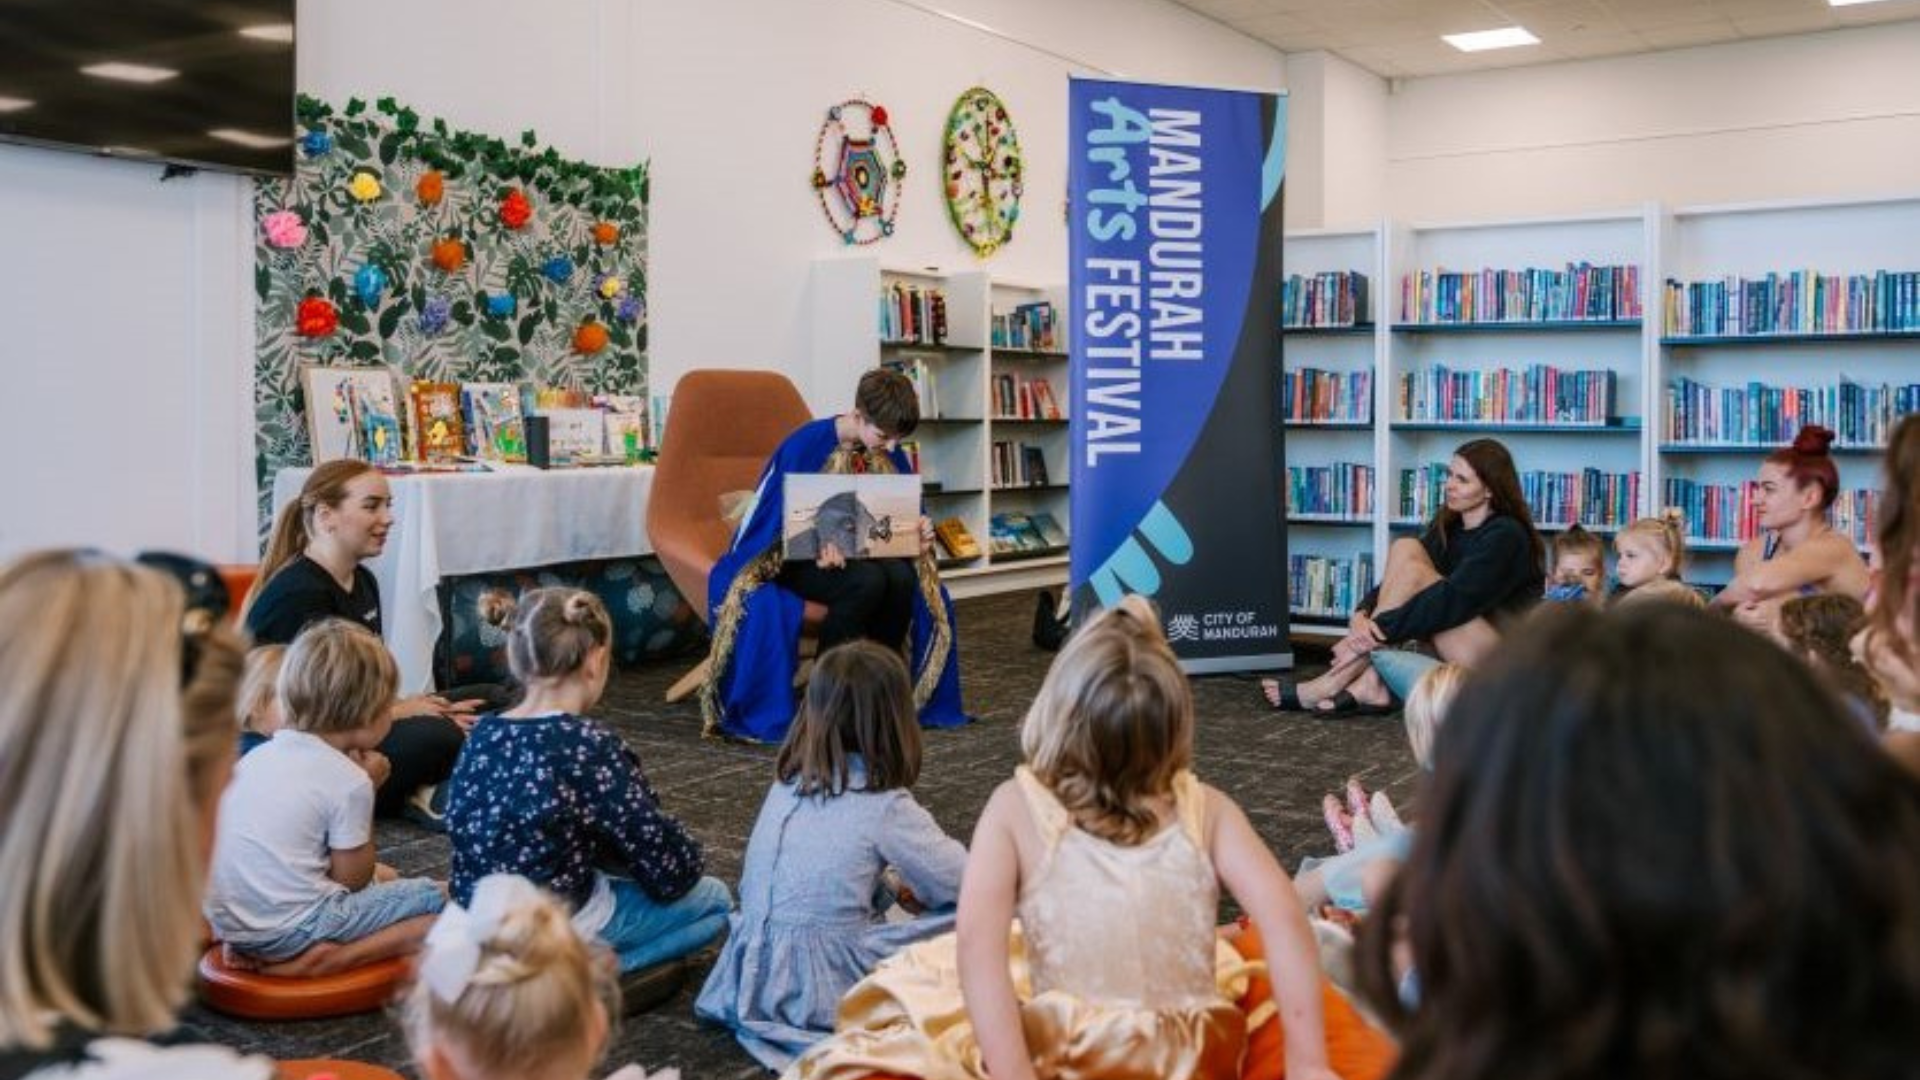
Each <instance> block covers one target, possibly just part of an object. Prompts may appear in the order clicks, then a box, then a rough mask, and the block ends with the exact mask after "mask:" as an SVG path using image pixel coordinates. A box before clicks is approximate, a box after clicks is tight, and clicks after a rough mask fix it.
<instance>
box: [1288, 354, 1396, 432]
mask: <svg viewBox="0 0 1920 1080" xmlns="http://www.w3.org/2000/svg"><path fill="white" fill-rule="evenodd" d="M1280 402H1281V408H1282V410H1283V415H1284V416H1285V417H1286V418H1287V419H1288V420H1289V421H1291V422H1294V423H1341V424H1364V423H1368V422H1370V421H1372V419H1373V372H1371V371H1323V370H1321V369H1320V368H1313V367H1302V368H1293V369H1291V370H1289V371H1288V372H1287V377H1286V380H1285V381H1284V382H1282V383H1281V385H1280Z"/></svg>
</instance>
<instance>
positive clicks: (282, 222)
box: [260, 210, 307, 248]
mask: <svg viewBox="0 0 1920 1080" xmlns="http://www.w3.org/2000/svg"><path fill="white" fill-rule="evenodd" d="M260 229H261V231H262V232H264V233H266V235H267V243H268V244H270V245H272V246H274V247H277V248H297V247H299V246H300V245H301V244H304V243H306V242H307V223H306V222H304V221H301V220H300V215H299V214H296V213H294V212H293V211H291V210H275V211H274V212H273V213H271V214H268V215H267V216H266V217H263V218H261V219H260Z"/></svg>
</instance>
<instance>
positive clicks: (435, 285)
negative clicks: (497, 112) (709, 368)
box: [254, 95, 647, 523]
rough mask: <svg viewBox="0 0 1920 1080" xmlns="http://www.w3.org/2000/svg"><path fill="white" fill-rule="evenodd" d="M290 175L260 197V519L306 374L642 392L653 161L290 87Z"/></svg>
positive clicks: (303, 446)
mask: <svg viewBox="0 0 1920 1080" xmlns="http://www.w3.org/2000/svg"><path fill="white" fill-rule="evenodd" d="M298 113H299V122H300V131H301V137H300V141H299V161H298V165H297V167H296V170H295V173H294V176H293V178H292V179H291V180H290V181H288V180H266V181H261V182H260V183H259V184H258V185H257V187H256V188H255V191H254V212H255V217H256V219H257V220H258V222H259V231H258V237H257V244H256V248H257V251H256V255H255V260H254V294H255V302H256V308H257V310H256V316H255V319H256V326H257V338H258V341H257V348H256V355H255V360H254V379H255V382H254V411H255V420H256V425H257V426H256V437H255V447H256V450H257V454H258V458H257V463H258V469H259V480H260V500H261V520H262V522H263V523H264V522H265V521H266V519H267V516H268V515H267V512H268V510H269V509H270V507H269V506H268V502H269V500H270V499H271V497H272V487H273V476H274V473H276V472H277V471H278V470H280V469H282V468H285V467H287V466H292V465H307V464H311V463H312V453H311V450H310V448H309V446H308V443H307V424H306V412H305V403H304V402H303V401H302V400H301V390H300V385H301V380H300V369H301V367H302V365H306V364H326V365H330V366H343V367H378V366H382V365H385V366H386V367H388V368H390V369H392V370H393V371H394V372H395V374H396V375H397V376H399V377H400V378H401V380H402V383H403V386H404V383H405V381H407V380H411V379H415V378H424V379H432V380H435V381H441V382H475V381H479V382H514V381H528V382H533V383H537V384H539V385H541V386H555V387H566V388H569V389H577V390H584V391H587V392H590V393H617V394H638V395H644V394H645V393H646V392H647V305H646V281H647V279H646V257H647V166H646V165H645V164H644V163H642V164H640V165H637V166H635V167H633V168H630V169H606V168H600V167H597V166H593V165H588V164H584V163H581V162H576V161H570V160H567V159H565V158H562V157H561V156H560V154H559V153H558V152H557V151H555V150H553V149H552V148H551V147H549V148H547V149H545V150H541V149H538V148H537V147H538V140H537V139H536V138H535V137H534V134H533V132H531V131H529V132H525V133H523V134H522V135H521V136H520V139H519V143H518V145H509V144H508V143H506V142H504V141H502V140H500V139H498V138H494V137H491V136H487V135H479V134H474V133H472V132H465V131H458V130H453V129H450V128H449V127H448V126H447V124H446V122H445V121H443V120H433V121H431V122H427V121H423V120H422V119H421V118H420V117H419V115H418V114H416V113H415V112H414V111H413V110H412V109H408V108H403V107H401V106H400V105H399V104H398V103H396V102H395V101H394V100H393V99H392V98H383V99H381V100H380V101H379V102H378V103H376V104H375V105H373V106H372V107H369V106H368V105H367V104H366V103H365V102H363V101H360V100H358V99H355V100H352V101H349V102H348V103H347V104H346V105H345V106H344V107H343V108H340V109H337V110H336V109H334V108H333V107H332V106H330V105H328V104H327V103H325V102H322V101H318V100H315V99H313V98H309V97H306V96H304V95H303V96H302V97H301V98H300V100H299V105H298Z"/></svg>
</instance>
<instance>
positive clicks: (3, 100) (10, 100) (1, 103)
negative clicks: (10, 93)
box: [0, 97, 33, 112]
mask: <svg viewBox="0 0 1920 1080" xmlns="http://www.w3.org/2000/svg"><path fill="white" fill-rule="evenodd" d="M31 108H33V102H31V101H28V100H27V99H26V98H23V97H0V112H19V111H20V110H21V109H31Z"/></svg>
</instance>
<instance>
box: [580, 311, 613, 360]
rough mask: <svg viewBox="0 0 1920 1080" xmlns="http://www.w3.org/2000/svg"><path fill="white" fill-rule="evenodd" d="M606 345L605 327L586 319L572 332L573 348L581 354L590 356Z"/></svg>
mask: <svg viewBox="0 0 1920 1080" xmlns="http://www.w3.org/2000/svg"><path fill="white" fill-rule="evenodd" d="M606 347H607V328H606V327H604V326H601V325H600V324H599V323H597V322H594V321H593V320H592V319H588V320H587V321H586V322H583V323H581V324H580V326H579V328H578V329H576V330H574V332H573V349H574V351H575V352H577V353H579V354H580V355H582V356H592V355H593V354H594V353H597V352H599V351H600V350H601V349H604V348H606Z"/></svg>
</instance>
